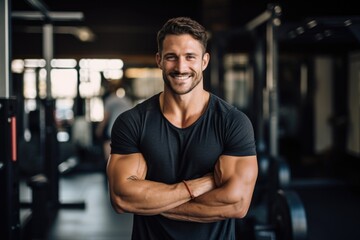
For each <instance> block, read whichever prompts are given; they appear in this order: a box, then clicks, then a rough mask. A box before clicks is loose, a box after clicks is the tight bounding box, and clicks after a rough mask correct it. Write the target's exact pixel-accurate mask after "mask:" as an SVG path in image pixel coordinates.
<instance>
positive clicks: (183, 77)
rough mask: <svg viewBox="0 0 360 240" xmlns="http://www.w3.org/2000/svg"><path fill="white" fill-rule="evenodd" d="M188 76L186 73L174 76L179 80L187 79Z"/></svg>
mask: <svg viewBox="0 0 360 240" xmlns="http://www.w3.org/2000/svg"><path fill="white" fill-rule="evenodd" d="M189 77H190V76H189V75H186V76H176V77H175V78H176V79H179V80H185V79H188V78H189Z"/></svg>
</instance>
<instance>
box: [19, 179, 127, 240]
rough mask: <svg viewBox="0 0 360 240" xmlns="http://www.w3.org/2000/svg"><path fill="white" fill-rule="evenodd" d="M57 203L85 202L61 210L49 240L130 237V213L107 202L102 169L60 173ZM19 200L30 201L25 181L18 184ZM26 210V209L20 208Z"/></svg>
mask: <svg viewBox="0 0 360 240" xmlns="http://www.w3.org/2000/svg"><path fill="white" fill-rule="evenodd" d="M59 184H60V185H59V195H60V196H59V199H60V203H63V204H67V203H69V204H71V203H81V202H83V203H85V209H67V208H64V209H61V208H60V210H59V211H58V213H57V216H56V217H55V220H54V222H53V223H52V225H51V227H50V228H49V233H48V238H47V239H48V240H115V239H116V240H129V239H130V237H131V228H132V215H131V214H117V213H115V212H114V210H113V209H112V207H111V205H110V201H109V197H108V191H107V185H106V179H105V176H104V174H103V173H102V172H86V173H82V172H80V173H74V174H68V175H65V176H62V177H61V179H60V183H59ZM20 186H21V187H20V199H21V201H25V202H26V201H28V200H30V199H29V198H30V194H31V193H30V190H29V189H28V187H27V186H26V184H24V183H22V184H21V185H20ZM23 211H26V210H23Z"/></svg>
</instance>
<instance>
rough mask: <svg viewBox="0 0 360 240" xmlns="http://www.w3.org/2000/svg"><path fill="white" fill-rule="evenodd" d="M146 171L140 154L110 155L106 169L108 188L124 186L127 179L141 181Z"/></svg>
mask: <svg viewBox="0 0 360 240" xmlns="http://www.w3.org/2000/svg"><path fill="white" fill-rule="evenodd" d="M146 171H147V166H146V162H145V159H144V157H143V156H142V154H141V153H132V154H111V156H110V159H109V162H108V165H107V169H106V172H107V176H108V180H109V185H110V188H113V187H115V186H121V185H123V184H126V182H128V180H129V179H134V178H136V179H140V180H143V179H145V177H146ZM114 190H116V189H114Z"/></svg>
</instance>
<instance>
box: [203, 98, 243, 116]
mask: <svg viewBox="0 0 360 240" xmlns="http://www.w3.org/2000/svg"><path fill="white" fill-rule="evenodd" d="M209 108H210V109H211V110H213V111H215V112H219V113H222V114H225V115H227V114H229V113H231V112H237V113H240V112H241V111H240V110H239V109H237V108H236V107H235V106H233V105H231V104H230V103H228V102H226V101H225V100H224V99H222V98H220V97H218V96H216V95H214V94H212V93H210V102H209Z"/></svg>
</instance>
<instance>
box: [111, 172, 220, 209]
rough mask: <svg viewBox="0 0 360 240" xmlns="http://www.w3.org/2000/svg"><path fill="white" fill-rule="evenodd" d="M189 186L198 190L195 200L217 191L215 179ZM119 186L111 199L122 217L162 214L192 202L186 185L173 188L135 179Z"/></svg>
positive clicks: (205, 177) (190, 182)
mask: <svg viewBox="0 0 360 240" xmlns="http://www.w3.org/2000/svg"><path fill="white" fill-rule="evenodd" d="M187 183H188V185H189V186H191V187H192V188H193V189H194V191H193V194H194V196H195V197H198V196H200V195H202V194H204V193H205V192H208V191H210V190H211V189H213V188H214V180H213V177H212V176H204V177H201V178H198V179H194V180H191V181H187ZM114 185H115V184H114ZM117 186H120V187H117V188H116V189H113V190H112V191H111V199H112V203H113V206H114V208H115V209H116V210H117V211H118V212H119V213H121V212H131V213H135V214H140V215H154V214H160V213H162V212H164V211H168V210H170V209H173V208H176V207H178V206H180V205H182V204H184V203H185V202H187V201H189V200H190V194H189V192H188V190H187V188H186V186H185V184H184V183H183V182H179V183H176V184H171V185H169V184H164V183H159V182H154V181H148V180H142V179H137V178H136V177H131V178H129V179H128V180H127V181H126V183H123V184H120V185H117Z"/></svg>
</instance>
